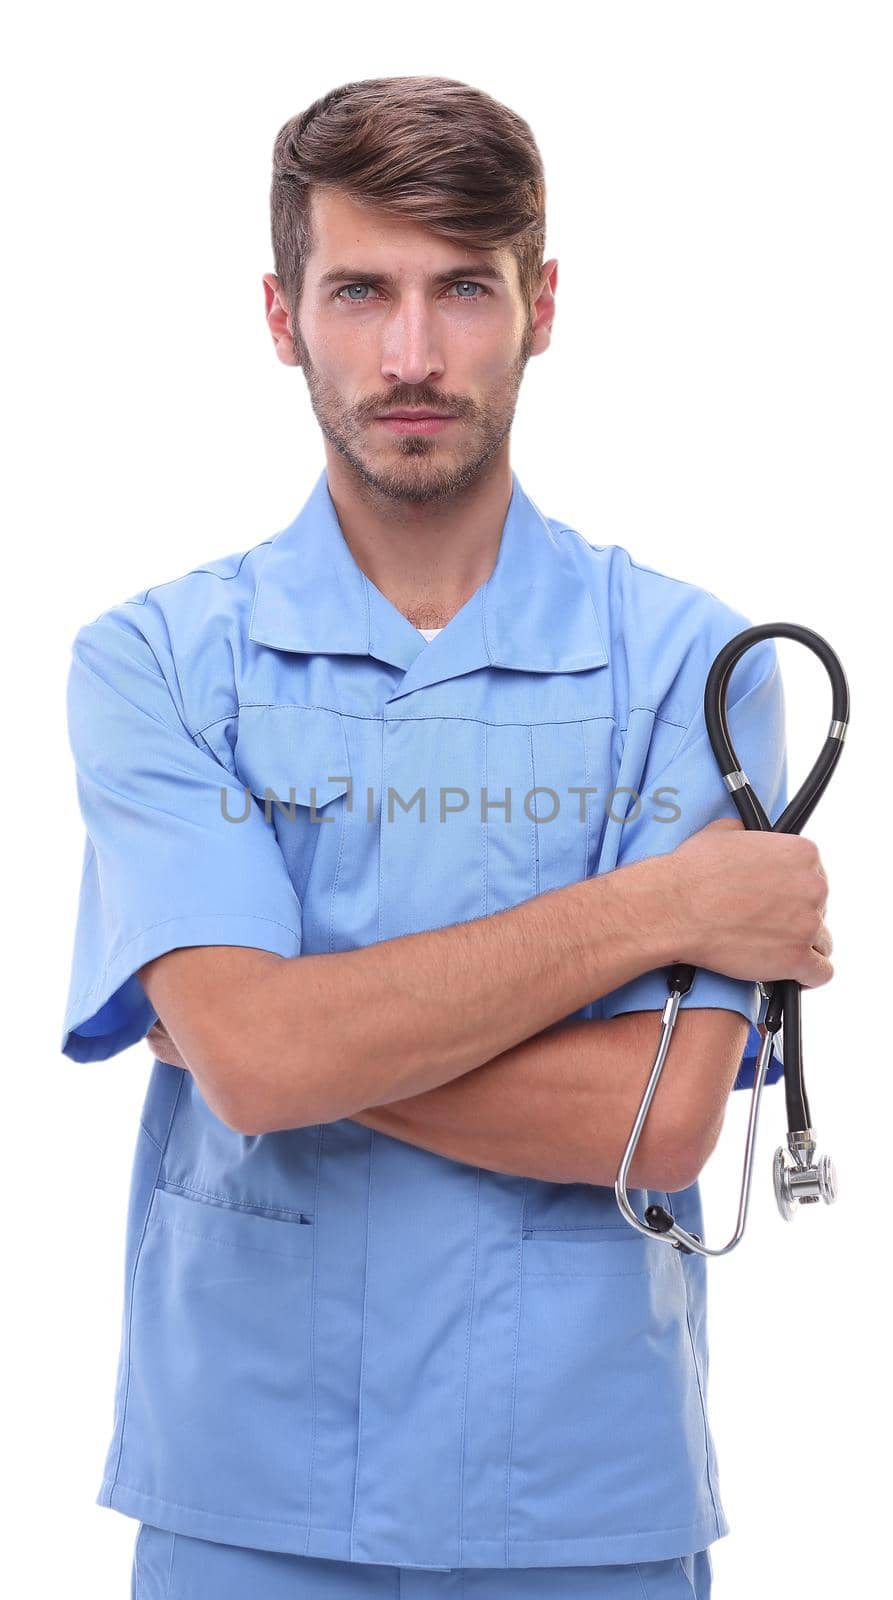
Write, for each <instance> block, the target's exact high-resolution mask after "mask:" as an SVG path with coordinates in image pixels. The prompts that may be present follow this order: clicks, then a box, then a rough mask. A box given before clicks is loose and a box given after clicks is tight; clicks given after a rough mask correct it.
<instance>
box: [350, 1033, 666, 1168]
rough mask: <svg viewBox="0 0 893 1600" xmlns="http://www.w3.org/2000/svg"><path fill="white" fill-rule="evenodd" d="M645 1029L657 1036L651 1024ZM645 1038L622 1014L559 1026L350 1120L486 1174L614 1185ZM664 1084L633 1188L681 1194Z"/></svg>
mask: <svg viewBox="0 0 893 1600" xmlns="http://www.w3.org/2000/svg"><path fill="white" fill-rule="evenodd" d="M652 1026H653V1030H654V1031H655V1032H656V1028H657V1019H654V1022H653V1025H652ZM646 1031H647V1025H646V1024H645V1023H643V1021H642V1019H641V1018H635V1019H633V1018H631V1017H630V1016H629V1015H625V1016H619V1017H613V1018H609V1019H605V1020H603V1021H602V1020H598V1021H592V1022H589V1021H583V1022H572V1023H568V1024H566V1025H565V1026H561V1027H555V1028H552V1029H550V1030H547V1031H546V1032H543V1033H540V1034H537V1035H536V1036H535V1037H534V1038H532V1039H527V1040H525V1041H524V1042H523V1043H522V1044H519V1045H516V1046H514V1047H513V1048H512V1049H510V1050H507V1051H505V1052H503V1054H502V1055H500V1056H497V1057H496V1059H495V1060H493V1061H488V1062H486V1063H485V1064H484V1065H483V1066H481V1067H478V1068H476V1069H475V1070H474V1071H472V1072H467V1073H465V1074H464V1075H463V1076H462V1077H460V1078H454V1079H452V1080H451V1081H450V1082H449V1083H445V1084H440V1085H438V1087H436V1088H434V1089H428V1090H426V1091H425V1092H424V1093H423V1094H418V1095H413V1096H410V1097H409V1098H407V1099H403V1100H396V1101H392V1102H390V1104H388V1105H379V1106H369V1107H367V1108H366V1109H365V1110H364V1111H359V1112H355V1113H354V1115H353V1118H352V1120H353V1121H355V1122H360V1123H363V1124H364V1126H366V1127H368V1128H374V1129H376V1130H377V1131H378V1132H380V1133H386V1134H389V1135H391V1137H393V1138H395V1139H402V1140H404V1141H406V1142H407V1143H409V1144H415V1145H419V1146H420V1147H421V1148H422V1149H425V1150H431V1151H434V1152H435V1153H436V1154H437V1155H441V1156H447V1157H449V1158H450V1159H451V1160H453V1161H462V1162H465V1163H466V1164H468V1165H470V1166H477V1167H485V1168H486V1169H487V1170H488V1171H490V1172H502V1173H514V1174H517V1175H518V1176H522V1177H531V1178H540V1179H543V1180H545V1181H546V1182H550V1183H592V1184H610V1185H613V1183H614V1179H615V1178H616V1176H617V1171H618V1168H619V1166H620V1160H621V1157H622V1155H623V1152H624V1150H625V1149H626V1145H627V1141H628V1139H629V1135H630V1131H631V1129H632V1126H633V1123H634V1121H635V1116H636V1112H637V1111H638V1108H639V1105H640V1103H641V1099H642V1094H643V1091H644V1088H645V1084H646V1082H647V1080H648V1076H649V1072H650V1068H651V1057H650V1055H649V1053H648V1052H649V1043H648V1042H646V1041H643V1034H644V1033H645V1032H646ZM643 1042H644V1043H645V1049H644V1052H643ZM668 1080H669V1071H668V1073H667V1076H666V1077H664V1078H663V1079H662V1080H661V1083H660V1084H659V1085H658V1088H657V1091H656V1093H655V1096H654V1100H653V1102H652V1105H651V1108H650V1111H649V1114H648V1118H647V1121H646V1123H645V1127H644V1129H643V1132H642V1136H641V1139H640V1141H639V1145H638V1147H637V1150H636V1155H635V1159H634V1160H633V1163H632V1167H631V1170H630V1177H629V1182H630V1185H631V1187H633V1188H656V1189H669V1188H675V1187H677V1186H678V1187H682V1183H681V1182H679V1183H678V1185H677V1174H678V1173H679V1171H680V1170H681V1158H682V1152H680V1151H679V1150H678V1148H677V1145H676V1140H675V1137H674V1133H673V1131H672V1124H671V1123H670V1119H669V1117H668V1115H667V1114H666V1104H667V1100H668V1088H667V1086H668Z"/></svg>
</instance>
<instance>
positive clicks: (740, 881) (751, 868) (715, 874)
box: [666, 817, 834, 989]
mask: <svg viewBox="0 0 893 1600" xmlns="http://www.w3.org/2000/svg"><path fill="white" fill-rule="evenodd" d="M666 860H667V862H668V864H670V868H671V873H672V883H673V890H674V903H675V906H676V908H677V912H678V933H679V952H680V953H679V957H678V959H679V960H680V961H686V962H690V963H692V964H693V965H695V966H701V967H707V968H709V969H710V970H712V971H713V972H723V973H726V974H728V976H729V977H732V978H747V979H754V978H761V979H762V980H763V982H765V983H774V982H777V981H780V980H782V979H784V978H794V979H795V980H796V981H797V983H800V984H802V985H803V986H804V988H809V989H815V988H819V987H820V986H821V985H822V984H825V983H828V982H829V981H830V979H831V978H832V977H833V975H834V968H833V967H832V965H831V962H830V961H829V960H828V957H829V956H830V954H831V949H832V942H831V934H830V932H829V931H828V928H827V926H826V924H825V920H824V915H825V907H826V904H827V900H828V879H827V876H826V874H825V870H824V868H823V866H822V863H821V858H820V856H819V852H818V849H817V847H816V845H815V844H814V842H813V840H812V839H804V838H803V837H802V835H801V834H796V833H764V832H762V831H760V832H758V831H757V830H755V829H750V828H745V826H744V823H743V822H742V821H741V819H740V817H720V818H718V819H717V821H715V822H710V823H708V824H707V826H706V827H705V828H701V829H700V830H699V832H698V833H694V834H692V835H691V837H690V838H688V839H686V840H685V841H684V842H683V843H682V844H681V845H679V846H678V847H677V848H676V849H675V850H674V851H672V852H671V854H670V855H669V856H667V858H666Z"/></svg>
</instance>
